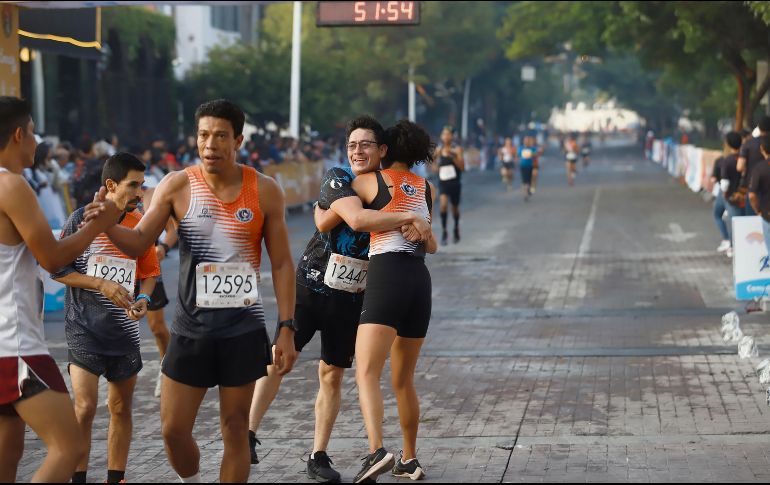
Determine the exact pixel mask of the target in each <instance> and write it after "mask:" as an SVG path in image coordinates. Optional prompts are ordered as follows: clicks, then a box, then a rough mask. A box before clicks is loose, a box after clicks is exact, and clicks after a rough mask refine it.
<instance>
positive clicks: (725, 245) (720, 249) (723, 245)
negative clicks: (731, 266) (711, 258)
mask: <svg viewBox="0 0 770 485" xmlns="http://www.w3.org/2000/svg"><path fill="white" fill-rule="evenodd" d="M731 246H732V245H731V244H730V241H728V240H726V239H725V240H724V241H722V242H721V243H720V244H719V247H718V248H717V252H718V253H724V252H725V251H727V250H728V249H730V247H731Z"/></svg>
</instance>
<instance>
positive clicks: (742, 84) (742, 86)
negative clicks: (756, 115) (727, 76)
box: [735, 74, 746, 131]
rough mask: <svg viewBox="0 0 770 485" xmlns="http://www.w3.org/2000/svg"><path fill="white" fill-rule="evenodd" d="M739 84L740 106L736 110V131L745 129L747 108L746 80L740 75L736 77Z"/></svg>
mask: <svg viewBox="0 0 770 485" xmlns="http://www.w3.org/2000/svg"><path fill="white" fill-rule="evenodd" d="M735 80H736V81H737V82H738V104H737V106H736V109H735V131H741V130H742V129H743V121H744V117H745V114H744V108H745V106H746V80H745V79H744V78H743V76H741V75H740V74H736V75H735Z"/></svg>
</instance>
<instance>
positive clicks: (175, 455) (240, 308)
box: [97, 100, 296, 483]
mask: <svg viewBox="0 0 770 485" xmlns="http://www.w3.org/2000/svg"><path fill="white" fill-rule="evenodd" d="M195 120H196V125H197V138H198V151H199V153H200V157H201V164H200V165H198V166H195V167H189V168H187V169H185V170H184V171H179V172H172V173H169V174H168V175H166V177H164V179H163V180H162V181H161V183H160V184H159V185H158V187H157V189H155V194H154V195H153V201H152V205H151V206H150V208H149V210H148V211H147V213H146V214H145V216H144V217H143V218H142V221H141V222H140V223H139V224H138V225H137V226H136V228H135V229H133V230H131V229H126V228H123V227H117V226H116V227H114V228H112V229H110V230H109V231H108V235H109V236H110V239H111V240H112V241H113V242H114V243H115V245H116V246H118V248H120V249H121V250H122V251H124V252H125V253H126V254H128V255H130V256H137V255H139V254H142V253H143V252H144V251H146V250H147V248H149V247H151V246H152V245H154V244H155V241H156V240H157V238H158V236H159V235H160V234H161V232H162V231H163V228H164V227H165V226H166V223H167V222H168V220H169V218H170V217H171V218H173V219H174V221H175V222H176V223H178V228H179V261H180V274H179V292H178V294H179V297H178V303H177V310H176V315H175V317H174V321H173V324H172V328H171V341H170V343H169V347H168V351H167V353H166V357H165V358H164V360H163V381H162V386H161V389H162V390H161V405H160V408H161V409H160V410H161V424H162V428H163V430H162V431H163V439H164V441H165V445H166V452H167V454H168V457H169V461H170V462H171V466H172V467H173V468H174V470H175V471H176V473H177V474H178V475H179V478H180V480H181V481H182V482H185V483H195V482H199V481H200V452H199V450H198V446H197V443H196V442H195V439H194V438H193V427H194V424H195V418H196V417H197V415H198V409H199V408H200V405H201V402H202V401H203V398H204V397H205V395H206V391H207V390H208V388H211V387H216V386H218V387H219V396H220V414H221V416H220V425H221V431H222V441H223V442H224V456H223V457H222V465H221V468H220V474H219V479H220V482H223V483H224V482H245V481H247V480H248V478H249V471H250V456H249V441H248V420H249V407H250V404H251V398H252V395H253V393H254V383H255V382H256V380H257V379H259V378H261V377H264V376H265V375H267V366H268V365H269V364H270V363H271V360H272V358H271V357H272V356H271V342H270V341H269V338H268V336H267V332H266V330H265V316H264V310H263V307H262V299H261V296H260V294H259V264H260V259H261V250H262V240H263V239H264V242H265V246H266V248H267V252H268V255H269V257H270V262H271V266H272V276H273V287H274V289H275V295H276V298H277V301H278V313H279V315H278V316H279V318H278V320H279V324H278V331H277V332H276V334H277V335H276V340H275V348H274V363H275V365H276V368H277V370H278V372H279V373H280V374H286V373H288V372H289V371H290V370H291V369H292V367H293V365H294V361H295V360H296V350H295V348H294V332H295V327H294V320H293V319H294V303H295V284H294V276H295V275H294V263H293V261H292V258H291V250H290V248H289V236H288V229H287V227H286V221H285V209H284V197H283V192H282V191H281V188H280V187H279V185H278V184H277V183H276V181H275V180H273V179H272V178H270V177H267V176H265V175H262V174H259V173H258V172H257V171H256V170H254V169H253V168H250V167H246V166H243V165H240V164H238V163H237V162H236V153H237V150H238V149H239V148H240V146H241V144H242V143H243V125H244V123H245V115H244V113H243V111H242V110H241V109H240V108H239V107H238V106H236V105H235V104H233V103H231V102H229V101H226V100H216V101H210V102H208V103H204V104H203V105H201V106H200V107H199V108H198V110H197V111H196V113H195ZM103 197H104V194H103V192H102V193H100V194H99V196H98V198H97V200H101V199H102V198H103Z"/></svg>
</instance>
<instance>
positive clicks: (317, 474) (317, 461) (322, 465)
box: [307, 451, 342, 483]
mask: <svg viewBox="0 0 770 485" xmlns="http://www.w3.org/2000/svg"><path fill="white" fill-rule="evenodd" d="M333 464H334V462H332V459H331V458H329V455H327V454H326V452H325V451H316V452H315V453H314V454H311V455H310V458H308V460H307V476H308V477H310V478H312V479H313V480H315V481H316V482H319V483H339V482H340V480H341V478H342V477H341V476H340V474H339V473H338V472H337V471H336V470H335V469H334V468H332V465H333Z"/></svg>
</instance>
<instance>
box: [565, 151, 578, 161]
mask: <svg viewBox="0 0 770 485" xmlns="http://www.w3.org/2000/svg"><path fill="white" fill-rule="evenodd" d="M567 160H577V153H575V152H568V153H567Z"/></svg>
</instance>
